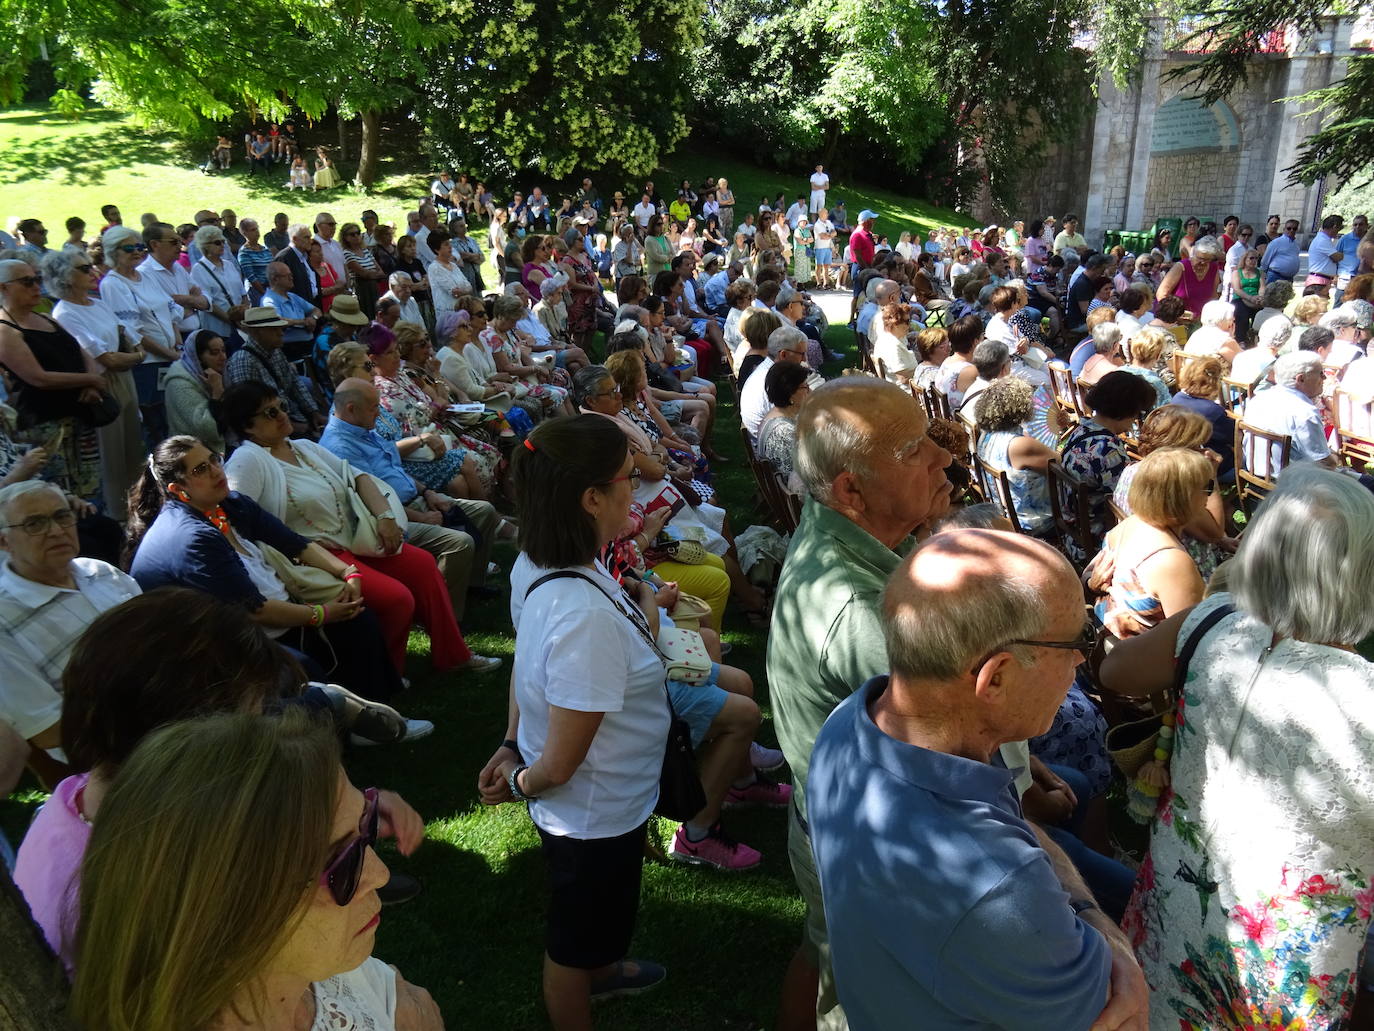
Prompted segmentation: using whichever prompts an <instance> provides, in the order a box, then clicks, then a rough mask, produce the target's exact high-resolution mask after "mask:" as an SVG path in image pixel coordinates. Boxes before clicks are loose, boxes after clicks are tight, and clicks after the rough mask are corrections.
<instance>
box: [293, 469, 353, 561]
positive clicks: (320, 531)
mask: <svg viewBox="0 0 1374 1031" xmlns="http://www.w3.org/2000/svg"><path fill="white" fill-rule="evenodd" d="M292 452H293V453H294V454H295V456H296V458H297V465H298V466H299V467H301V468H304V469H308V470H309V471H310V472H312V473H314V474H315V475H316V476H318V477H319V478H320V479H322V480H323V481H324V482H325V484H326V485H327V486H328V487H329V500H330V501H331V502H333V505H334V517H335V519H336V520H337V523H336V524H335V525H336V526H338V527H340V528H341V529H342V531H343V532H347V531H348V517H347V515H346V514H345V512H344V508H343V503H342V502H341V501H340V500H339V492H338V490H337V489H335V486H334V483H333V481H331V480H330V479H329V477H328V476H327V475H325V473H324V472H322V471H321V470H319V469H316V468H315V466H314V465H312V464H311V463H310V462H309V460H308V459H306V457H305V455H304V454H302V453H301V452H298V451H296V450H295V448H292ZM276 461H281V459H276ZM283 476H285V479H286V504H287V505H288V506H289V507H290V508H291V510H292V511H293V512H295V513H296V516H297V517H298V518H299V519H300V521H301V522H302V523H303V524H304V525H305V526H306V527H308V528H309V529H311V530H313V531H315V533H314V536H316V537H322V538H325V539H326V540H333V537H332V536H331V533H333V532H334V531H332V530H326V529H325V528H323V527H321V526H319V525H318V524H317V523H315V522H314V520H312V519H311V518H310V517H309V516H308V515H306V514H305V508H304V507H303V506H302V505H301V503H300V501H299V500H298V499H297V497H296V495H295V494H294V493H293V492H292V490H291V477H290V476H289V475H286V474H285V473H283ZM337 543H339V544H341V545H342V544H345V543H346V542H345V541H339V542H337Z"/></svg>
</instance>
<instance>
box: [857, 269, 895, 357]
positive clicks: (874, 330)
mask: <svg viewBox="0 0 1374 1031" xmlns="http://www.w3.org/2000/svg"><path fill="white" fill-rule="evenodd" d="M864 296H866V297H869V298H871V300H869V301H867V302H866V303H865V304H864V306H863V307H862V308H860V309H859V315H858V318H857V319H855V321H854V327H855V328H856V329H857V330H858V331H859V332H860V333H861V334H862V335H863V336H866V337H868V342H869V344H873V343H874V342H876V341H877V339H878V334H879V333H880V332H882V329H883V320H882V319H881V318H879V317H878V313H879V312H880V311H882V310H883V309H884V308H886V307H887V306H888V305H889V304H894V303H896V302H897V301H899V300H901V297H902V284H900V283H898V282H897V281H896V280H895V279H872V280H869V283H868V286H866V287H864Z"/></svg>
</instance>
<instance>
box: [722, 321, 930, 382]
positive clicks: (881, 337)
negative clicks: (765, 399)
mask: <svg viewBox="0 0 1374 1031" xmlns="http://www.w3.org/2000/svg"><path fill="white" fill-rule="evenodd" d="M874 321H877V320H874ZM879 358H881V359H882V361H883V367H884V368H885V369H886V370H887V375H888V378H889V379H892V381H893V382H894V383H895V382H896V379H895V378H894V377H895V375H896V374H897V373H899V372H914V371H915V370H916V366H917V364H918V363H917V361H916V356H915V355H914V354H912V353H911V348H909V347H907V345H906V340H905V339H898V338H897V337H895V336H893V335H892V334H891V333H889V332H888V331H887V330H885V329H884V330H880V331H879V333H878V337H877V339H876V340H874V341H873V359H874V361H875V362H876V361H877V360H878V359H879ZM748 385H749V384H748V383H745V386H746V387H747V386H748Z"/></svg>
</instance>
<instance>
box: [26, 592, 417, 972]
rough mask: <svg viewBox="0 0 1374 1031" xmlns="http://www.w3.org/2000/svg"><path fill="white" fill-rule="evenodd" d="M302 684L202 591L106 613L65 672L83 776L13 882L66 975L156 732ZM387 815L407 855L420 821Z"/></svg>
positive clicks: (51, 806)
mask: <svg viewBox="0 0 1374 1031" xmlns="http://www.w3.org/2000/svg"><path fill="white" fill-rule="evenodd" d="M303 680H304V676H303V675H302V673H301V670H300V669H299V667H296V666H295V664H294V663H291V662H290V661H289V660H288V659H286V657H285V653H284V652H283V651H282V650H281V649H280V648H278V647H277V646H276V645H275V644H274V643H273V642H272V639H271V638H269V637H268V636H267V635H266V634H265V633H263V631H262V630H261V628H259V626H258V625H257V624H256V623H254V622H252V621H251V620H250V619H249V618H248V616H247V614H246V613H245V612H244V611H243V610H242V609H241V608H238V607H236V606H232V605H226V604H225V603H224V602H221V601H217V600H216V599H215V598H214V597H212V596H211V595H209V594H206V593H205V592H203V591H195V590H191V589H189V588H183V587H173V588H166V589H163V590H159V591H154V592H152V593H150V594H144V595H140V596H139V597H137V598H132V599H130V600H129V601H127V602H125V603H124V604H123V605H120V606H118V607H117V608H113V609H111V610H110V611H108V612H106V613H104V614H103V615H101V616H100V617H99V618H98V619H96V620H95V622H93V623H92V624H91V625H90V627H89V628H88V629H87V631H86V633H85V634H83V635H82V636H81V639H80V640H79V641H78V642H77V644H76V648H75V649H74V650H73V651H72V655H71V658H70V660H69V661H68V663H67V668H66V671H65V672H64V673H63V676H62V692H63V697H62V724H61V726H62V747H63V749H64V750H65V752H66V754H67V761H68V762H69V763H70V764H71V766H72V768H73V769H74V770H79V771H81V772H79V773H77V774H75V775H74V776H71V777H67V778H66V779H65V780H63V781H62V782H61V783H59V784H58V785H57V787H56V789H54V791H53V793H52V797H51V798H50V799H49V800H48V802H47V803H46V804H45V805H44V806H43V807H42V808H41V809H39V810H38V813H37V815H36V816H34V818H33V823H32V824H31V825H30V826H29V830H28V833H27V834H25V836H24V840H23V842H22V843H21V844H20V846H19V854H18V858H17V860H16V862H15V867H14V882H15V884H17V885H18V886H19V890H20V891H21V892H22V893H23V895H24V898H25V900H26V901H27V902H28V904H29V909H30V911H31V912H32V913H33V918H34V920H35V922H37V924H38V926H39V927H41V928H42V929H43V936H44V937H45V938H46V939H47V940H48V944H49V945H50V946H52V949H53V951H54V952H56V953H57V955H58V956H60V957H61V959H62V962H63V963H64V964H65V965H66V968H67V972H68V974H70V973H72V971H73V968H74V964H75V959H76V949H75V941H76V938H75V931H76V926H75V924H76V915H77V911H78V886H79V878H80V872H81V860H82V857H83V856H84V855H85V851H86V845H87V843H88V842H89V841H90V838H91V826H92V824H93V822H94V820H95V818H96V813H97V811H98V810H99V808H100V803H101V800H102V799H103V798H104V797H105V794H106V792H107V791H108V790H109V788H110V785H111V783H112V782H113V781H114V779H115V776H116V775H117V774H118V772H119V769H120V767H121V766H122V765H123V764H124V762H125V761H126V760H127V759H128V758H129V756H130V755H132V754H133V751H134V748H135V747H136V746H137V745H138V743H139V741H141V740H142V739H143V738H144V737H145V736H146V735H148V734H149V733H151V732H152V731H153V730H154V729H156V728H157V727H160V726H162V725H164V724H167V723H173V722H176V721H178V720H185V719H190V718H191V717H194V716H199V715H204V714H206V713H212V712H261V711H262V710H264V709H266V708H268V707H269V705H270V704H272V703H279V702H280V700H281V697H282V684H283V683H286V684H290V685H292V686H291V688H290V690H289V693H291V694H298V693H299V692H300V685H301V683H302V681H303ZM378 801H379V806H380V809H381V811H382V814H383V817H384V819H386V820H389V821H390V823H391V826H392V827H393V828H394V829H395V831H396V836H397V842H398V844H399V845H400V846H401V850H402V852H404V853H407V854H408V853H409V852H411V851H413V850H414V848H415V847H416V846H417V845H418V844H419V841H420V839H421V837H423V835H424V822H423V821H422V820H421V819H420V816H419V814H418V813H416V812H415V810H413V809H411V808H410V806H408V805H407V804H406V803H405V802H404V801H402V800H401V799H400V798H399V797H397V796H396V795H394V794H392V793H391V792H387V791H383V792H381V793H380V795H379V799H378Z"/></svg>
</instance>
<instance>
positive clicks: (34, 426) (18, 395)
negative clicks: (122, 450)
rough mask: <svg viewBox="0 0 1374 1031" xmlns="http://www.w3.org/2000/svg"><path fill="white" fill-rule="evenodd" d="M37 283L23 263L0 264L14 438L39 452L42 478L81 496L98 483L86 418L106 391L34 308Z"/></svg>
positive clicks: (0, 314) (93, 365) (72, 344)
mask: <svg viewBox="0 0 1374 1031" xmlns="http://www.w3.org/2000/svg"><path fill="white" fill-rule="evenodd" d="M41 282H42V280H41V279H40V278H39V276H38V273H37V271H36V270H35V269H34V268H33V266H31V265H29V264H28V262H25V261H19V260H9V261H0V302H3V303H2V304H0V364H2V365H4V367H5V368H6V369H7V370H9V373H10V382H11V390H10V398H9V400H10V403H11V404H12V405H13V407H14V409H15V411H16V412H17V413H18V428H17V431H16V433H15V435H14V436H15V439H16V440H18V441H20V442H22V443H27V444H32V445H34V446H35V447H39V448H42V449H43V450H44V452H45V453H46V454H47V456H48V464H47V466H46V467H45V468H44V470H43V473H42V476H43V478H44V479H46V480H52V481H54V482H56V483H59V484H60V485H61V486H62V487H63V489H64V490H66V491H68V492H70V493H72V494H75V495H76V496H78V497H81V498H86V497H90V496H91V495H92V494H94V493H95V491H96V488H97V487H98V486H99V483H100V464H99V456H98V453H97V447H96V435H95V432H94V431H93V430H92V429H91V428H90V422H89V413H91V412H92V411H94V407H93V406H94V405H95V404H96V403H98V402H99V401H100V397H101V392H102V391H105V390H107V389H108V387H107V385H106V379H105V375H104V367H103V366H102V365H101V364H100V363H99V362H97V361H96V359H95V358H93V357H92V356H91V355H90V354H89V353H88V352H87V351H86V350H83V349H82V347H81V344H80V343H79V342H78V340H77V339H76V337H74V336H73V335H72V334H71V333H70V332H68V331H67V330H66V329H65V328H63V326H62V325H61V324H59V323H57V322H54V321H53V320H52V319H51V318H49V317H48V316H46V315H41V314H39V313H38V312H37V311H35V310H34V309H35V308H37V307H38V305H39V302H40V301H42V299H43V294H42V290H41V286H40V284H41Z"/></svg>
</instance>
